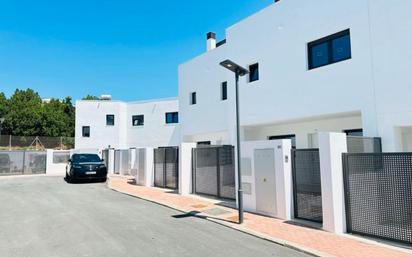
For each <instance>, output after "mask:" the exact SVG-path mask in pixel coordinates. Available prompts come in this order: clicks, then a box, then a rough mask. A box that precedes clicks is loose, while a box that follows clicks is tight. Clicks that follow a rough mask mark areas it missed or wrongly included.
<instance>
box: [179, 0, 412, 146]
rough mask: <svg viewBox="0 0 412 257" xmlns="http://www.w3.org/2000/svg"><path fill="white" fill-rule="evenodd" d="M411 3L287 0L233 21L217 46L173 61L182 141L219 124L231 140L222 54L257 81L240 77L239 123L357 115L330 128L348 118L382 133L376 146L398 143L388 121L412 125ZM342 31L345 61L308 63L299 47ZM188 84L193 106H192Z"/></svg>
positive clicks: (370, 131)
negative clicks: (346, 40) (255, 68)
mask: <svg viewBox="0 0 412 257" xmlns="http://www.w3.org/2000/svg"><path fill="white" fill-rule="evenodd" d="M411 9H412V2H411V1H404V0H395V1H384V0H377V1H370V0H348V1H338V2H336V1H334V2H332V1H328V0H316V1H305V0H288V1H280V2H278V3H276V4H275V3H274V4H271V5H270V6H269V7H267V8H265V9H263V10H261V11H260V12H257V13H255V14H254V15H252V16H250V17H248V18H246V19H244V20H242V21H240V22H239V23H236V24H234V25H233V26H231V27H229V28H228V29H227V30H226V39H227V43H226V44H225V45H223V46H221V47H218V48H216V49H214V50H211V51H209V52H206V53H204V54H202V55H199V56H197V57H195V58H194V59H192V60H190V61H188V62H186V63H184V64H182V65H180V67H179V100H180V103H181V106H180V109H181V113H182V121H183V123H182V138H183V139H184V140H187V139H188V138H187V137H186V136H187V135H190V136H191V137H193V138H195V136H196V135H204V134H208V133H210V132H213V133H214V132H216V131H228V134H229V135H230V136H229V139H230V140H231V141H232V142H233V143H234V141H233V139H234V137H233V136H232V135H233V134H234V132H233V131H234V124H235V123H234V117H235V114H234V102H233V100H234V90H233V89H234V86H233V84H234V76H233V74H231V73H230V72H228V71H226V70H225V69H224V68H222V67H220V66H219V63H220V62H221V61H223V60H225V59H231V60H233V61H235V62H236V63H238V64H240V65H242V66H244V67H248V65H250V64H253V63H255V62H258V63H259V73H260V80H259V81H257V82H253V83H248V82H247V80H248V79H247V78H246V77H243V78H241V79H240V102H241V105H240V117H241V125H242V126H244V127H246V130H247V128H248V127H255V126H262V125H265V126H266V125H267V124H280V123H285V122H288V121H291V120H301V119H311V118H313V117H320V116H334V115H341V114H345V113H359V117H361V126H359V124H358V121H356V124H354V123H353V122H351V121H348V120H343V122H348V123H347V124H342V127H341V128H338V127H332V128H331V131H341V129H346V128H350V127H353V128H355V126H353V125H356V127H359V128H363V130H364V134H365V136H381V137H382V138H383V148H384V150H385V151H395V150H398V151H399V150H402V148H401V146H400V144H398V143H396V142H397V141H399V140H400V139H399V138H397V137H399V133H397V132H396V127H408V126H412V101H410V97H409V96H410V95H411V89H412V81H411V79H410V76H409V74H410V67H412V49H411V48H410V47H409V46H410V45H411V44H412V35H411V34H410V28H411V27H412V19H411V17H410V15H409V10H411ZM346 29H350V33H351V48H352V58H351V59H350V60H346V61H343V62H339V63H335V64H331V65H327V66H324V67H321V68H317V69H314V70H308V56H307V44H308V43H309V42H311V41H314V40H317V39H319V38H323V37H326V36H329V35H332V34H334V33H337V32H340V31H343V30H346ZM222 81H228V88H229V92H228V93H229V94H228V95H229V99H228V100H227V101H225V102H222V101H220V83H221V82H222ZM194 91H196V92H197V98H198V99H197V100H198V104H197V105H194V106H191V105H189V94H190V92H194ZM247 134H248V133H247V131H246V132H245V136H246V137H248V135H247ZM298 137H300V138H301V139H298V141H300V142H301V144H305V142H304V141H305V140H306V139H302V138H303V137H302V136H298ZM189 139H190V137H189ZM252 139H262V138H261V137H260V136H257V137H254V136H252Z"/></svg>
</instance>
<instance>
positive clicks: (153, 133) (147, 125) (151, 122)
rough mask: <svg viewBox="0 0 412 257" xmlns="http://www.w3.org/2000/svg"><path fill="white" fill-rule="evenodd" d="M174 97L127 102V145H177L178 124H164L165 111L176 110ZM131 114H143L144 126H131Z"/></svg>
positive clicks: (177, 107)
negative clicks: (161, 99)
mask: <svg viewBox="0 0 412 257" xmlns="http://www.w3.org/2000/svg"><path fill="white" fill-rule="evenodd" d="M178 111H179V106H178V103H177V100H176V99H169V100H163V101H146V102H134V103H128V106H127V118H126V127H127V135H128V137H127V147H138V148H140V147H158V146H178V145H179V143H180V134H179V124H166V118H165V115H166V113H167V112H178ZM133 115H144V126H136V127H134V126H132V116H133Z"/></svg>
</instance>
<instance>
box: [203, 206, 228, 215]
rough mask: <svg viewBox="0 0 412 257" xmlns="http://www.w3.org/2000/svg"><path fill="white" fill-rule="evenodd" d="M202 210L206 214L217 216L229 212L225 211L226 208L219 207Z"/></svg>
mask: <svg viewBox="0 0 412 257" xmlns="http://www.w3.org/2000/svg"><path fill="white" fill-rule="evenodd" d="M203 212H204V213H206V214H209V215H213V216H219V215H223V214H228V213H230V212H229V211H226V210H223V209H220V208H213V209H208V210H205V211H203Z"/></svg>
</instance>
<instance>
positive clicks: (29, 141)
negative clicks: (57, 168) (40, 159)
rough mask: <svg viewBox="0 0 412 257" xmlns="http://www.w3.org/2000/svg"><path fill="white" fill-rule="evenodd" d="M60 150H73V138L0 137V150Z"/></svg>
mask: <svg viewBox="0 0 412 257" xmlns="http://www.w3.org/2000/svg"><path fill="white" fill-rule="evenodd" d="M1 148H3V149H8V150H12V149H13V150H15V149H32V150H44V149H60V150H69V149H73V148H74V138H73V137H42V136H12V135H0V149H1Z"/></svg>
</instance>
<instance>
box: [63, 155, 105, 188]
mask: <svg viewBox="0 0 412 257" xmlns="http://www.w3.org/2000/svg"><path fill="white" fill-rule="evenodd" d="M90 180H98V181H102V182H104V181H106V180H107V167H106V165H105V163H104V160H102V159H100V157H99V156H98V155H97V154H73V155H72V157H71V159H70V160H69V163H68V164H67V166H66V181H67V182H73V181H90Z"/></svg>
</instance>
